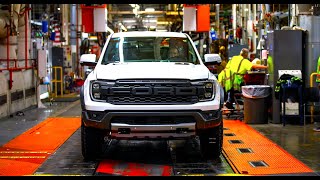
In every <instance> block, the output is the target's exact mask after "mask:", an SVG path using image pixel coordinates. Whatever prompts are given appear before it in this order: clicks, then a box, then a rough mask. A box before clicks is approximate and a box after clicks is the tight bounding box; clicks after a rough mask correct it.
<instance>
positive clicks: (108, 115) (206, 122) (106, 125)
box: [82, 110, 222, 130]
mask: <svg viewBox="0 0 320 180" xmlns="http://www.w3.org/2000/svg"><path fill="white" fill-rule="evenodd" d="M94 112H97V113H103V114H104V115H103V116H101V117H102V118H100V119H99V120H95V119H90V117H89V115H88V113H94ZM210 112H211V113H214V116H213V118H211V119H206V118H205V117H204V115H205V114H206V113H210ZM121 116H122V117H128V116H130V117H139V116H141V117H163V116H173V117H179V116H184V117H185V116H190V117H193V118H194V119H195V121H196V128H197V129H206V128H212V127H216V126H219V125H220V123H221V121H222V112H221V110H214V111H113V112H101V111H100V112H99V111H87V110H83V111H82V121H83V123H84V125H85V126H89V127H94V128H99V129H108V130H110V129H111V127H110V126H111V120H112V118H114V117H121Z"/></svg>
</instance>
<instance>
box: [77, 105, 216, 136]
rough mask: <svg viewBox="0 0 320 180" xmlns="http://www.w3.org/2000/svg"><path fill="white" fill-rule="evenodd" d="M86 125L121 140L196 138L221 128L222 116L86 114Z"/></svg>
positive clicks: (206, 113)
mask: <svg viewBox="0 0 320 180" xmlns="http://www.w3.org/2000/svg"><path fill="white" fill-rule="evenodd" d="M82 121H83V124H84V125H85V126H88V127H94V128H98V129H106V130H111V132H112V134H113V135H114V136H118V137H133V136H137V135H134V134H139V133H144V134H146V133H149V134H152V133H153V135H154V136H156V135H157V133H158V136H159V134H162V135H161V136H166V137H170V136H171V137H176V136H177V137H183V135H186V136H192V135H195V132H196V131H197V130H201V129H206V128H212V127H216V126H219V125H220V123H221V121H222V113H221V111H220V110H213V111H194V110H192V111H183V110H181V111H112V112H107V111H88V110H83V111H82ZM128 131H129V133H128ZM165 133H167V134H165ZM117 134H118V135H117ZM120 134H122V135H120ZM172 134H175V135H172ZM137 137H138V136H137ZM145 137H147V136H145Z"/></svg>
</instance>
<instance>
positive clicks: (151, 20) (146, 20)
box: [142, 19, 157, 23]
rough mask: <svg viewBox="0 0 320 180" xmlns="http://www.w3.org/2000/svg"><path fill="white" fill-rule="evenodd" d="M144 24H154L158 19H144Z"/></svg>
mask: <svg viewBox="0 0 320 180" xmlns="http://www.w3.org/2000/svg"><path fill="white" fill-rule="evenodd" d="M142 22H150V23H152V22H157V20H156V19H143V20H142Z"/></svg>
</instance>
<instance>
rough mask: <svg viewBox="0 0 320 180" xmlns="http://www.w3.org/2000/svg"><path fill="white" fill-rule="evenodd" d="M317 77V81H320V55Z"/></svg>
mask: <svg viewBox="0 0 320 180" xmlns="http://www.w3.org/2000/svg"><path fill="white" fill-rule="evenodd" d="M317 73H318V74H317V79H316V82H317V83H320V56H319V58H318V66H317Z"/></svg>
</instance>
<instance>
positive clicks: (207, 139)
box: [199, 121, 223, 160]
mask: <svg viewBox="0 0 320 180" xmlns="http://www.w3.org/2000/svg"><path fill="white" fill-rule="evenodd" d="M199 139H200V150H201V153H202V155H203V157H204V158H205V159H207V160H215V159H217V158H219V156H220V155H221V151H222V144H223V121H221V124H220V125H219V126H218V127H215V128H210V129H206V130H204V131H203V132H201V134H200V135H199Z"/></svg>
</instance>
